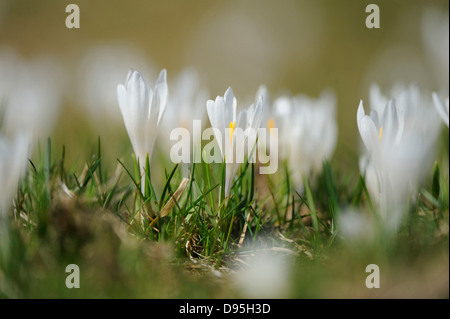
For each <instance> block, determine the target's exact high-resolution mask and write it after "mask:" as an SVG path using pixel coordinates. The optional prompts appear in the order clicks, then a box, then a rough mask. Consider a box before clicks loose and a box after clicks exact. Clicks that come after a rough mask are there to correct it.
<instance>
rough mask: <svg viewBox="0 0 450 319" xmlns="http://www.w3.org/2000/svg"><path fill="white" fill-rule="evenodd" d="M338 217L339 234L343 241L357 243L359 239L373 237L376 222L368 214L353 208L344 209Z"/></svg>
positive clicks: (370, 238) (367, 239)
mask: <svg viewBox="0 0 450 319" xmlns="http://www.w3.org/2000/svg"><path fill="white" fill-rule="evenodd" d="M338 218H339V222H338V224H339V232H340V236H341V237H342V239H343V240H344V241H345V242H347V243H349V244H352V243H357V244H358V245H359V244H361V241H371V240H373V239H374V238H375V235H376V230H377V229H376V223H375V221H374V220H373V218H372V217H371V216H370V215H367V214H364V213H363V212H361V211H357V210H354V209H344V210H342V211H341V213H340V214H339V217H338Z"/></svg>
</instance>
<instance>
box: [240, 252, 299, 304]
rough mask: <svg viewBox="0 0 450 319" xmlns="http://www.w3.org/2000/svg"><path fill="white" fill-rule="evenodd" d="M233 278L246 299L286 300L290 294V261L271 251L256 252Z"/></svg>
mask: <svg viewBox="0 0 450 319" xmlns="http://www.w3.org/2000/svg"><path fill="white" fill-rule="evenodd" d="M246 263H247V265H246V266H245V267H244V268H243V269H240V270H238V271H236V273H235V274H234V276H233V279H234V283H235V285H236V286H237V287H238V289H239V292H240V293H242V295H243V297H244V298H286V297H287V296H288V295H289V292H290V288H291V287H290V276H291V267H290V264H289V259H288V258H287V257H286V256H281V255H279V254H276V253H274V252H271V251H262V252H256V253H255V255H254V256H252V257H250V258H249V259H248V260H246Z"/></svg>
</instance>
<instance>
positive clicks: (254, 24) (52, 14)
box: [0, 0, 449, 165]
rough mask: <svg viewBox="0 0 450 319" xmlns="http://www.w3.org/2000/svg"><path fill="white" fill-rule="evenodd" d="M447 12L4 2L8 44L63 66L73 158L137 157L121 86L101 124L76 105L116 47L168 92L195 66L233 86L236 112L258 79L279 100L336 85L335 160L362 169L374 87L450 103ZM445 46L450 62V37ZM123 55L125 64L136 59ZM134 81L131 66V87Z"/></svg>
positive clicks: (309, 5)
mask: <svg viewBox="0 0 450 319" xmlns="http://www.w3.org/2000/svg"><path fill="white" fill-rule="evenodd" d="M70 3H76V4H78V5H79V7H80V12H81V28H80V29H67V28H66V26H65V20H66V17H67V15H68V13H66V12H65V8H66V6H67V5H68V4H70ZM370 3H376V4H378V5H379V7H380V13H381V15H380V17H381V28H380V29H368V28H366V26H365V19H366V17H367V15H368V13H366V12H365V8H366V5H367V4H370ZM448 7H449V2H448V1H446V0H442V1H437V0H435V1H419V0H416V1H387V0H384V1H379V0H378V1H375V0H371V1H363V0H342V1H335V0H320V1H312V0H282V1H273V0H245V1H242V0H240V1H239V0H223V1H222V0H218V1H206V0H195V1H183V0H168V1H154V0H153V1H143V0H130V1H118V0H95V1H92V0H91V1H88V0H77V1H60V0H58V1H56V0H40V1H30V0H14V1H12V0H0V49H2V48H5V47H9V48H13V50H15V51H16V53H17V54H19V55H20V56H21V58H22V59H24V60H27V59H33V58H34V57H35V56H40V55H48V56H51V57H52V59H53V60H54V61H58V63H60V65H61V66H62V69H63V70H64V72H63V73H62V74H63V75H61V77H62V79H61V83H64V84H65V87H64V92H65V93H64V97H63V105H64V108H63V110H62V112H61V113H60V114H59V120H58V121H57V123H56V125H55V133H54V134H53V140H54V141H55V142H56V143H57V144H59V145H60V144H62V143H64V144H65V145H66V146H67V149H68V154H67V156H68V157H69V158H74V159H79V160H81V161H82V162H83V161H84V156H89V155H90V154H92V152H93V151H94V150H95V147H96V145H95V144H96V143H95V141H96V139H97V136H99V135H100V136H101V138H102V144H103V148H104V152H106V153H107V154H108V153H109V154H110V155H111V156H112V161H115V159H116V158H117V157H121V156H126V157H128V155H129V154H130V153H131V145H130V144H129V143H128V142H127V136H126V131H125V128H124V126H123V124H122V123H121V122H120V120H119V122H118V125H111V124H110V123H109V122H110V120H109V119H108V116H107V115H108V114H107V113H109V112H112V113H117V111H118V104H117V102H116V101H115V100H116V92H115V90H111V92H110V95H111V97H112V99H111V101H112V102H109V104H111V105H109V106H108V107H110V108H111V111H108V110H107V109H106V110H107V111H102V112H104V113H101V116H99V117H98V118H95V119H94V120H93V121H86V118H87V117H91V115H89V113H88V112H86V110H85V108H83V105H81V104H83V102H82V101H80V100H79V99H76V98H73V97H77V96H80V95H81V93H80V92H79V88H78V87H79V83H80V82H86V81H88V80H87V79H86V78H84V79H83V78H82V76H81V79H80V75H79V74H80V72H79V71H80V68H81V67H80V65H81V64H82V63H83V62H82V61H83V59H85V57H86V55H88V54H89V52H90V50H92V48H95V47H98V46H99V45H100V46H110V45H112V46H120V47H122V48H132V49H133V50H135V52H139V54H141V55H142V57H144V60H145V61H146V63H148V66H149V69H151V72H152V76H153V79H151V81H153V80H154V78H155V77H156V74H157V73H156V72H159V70H160V69H162V68H166V69H167V71H168V80H169V85H170V80H171V79H173V78H174V77H175V76H176V75H177V74H178V72H179V71H181V70H182V69H183V68H184V67H187V66H193V67H195V68H197V70H198V71H199V73H200V75H201V77H202V79H203V81H204V83H205V84H206V86H207V87H208V88H209V90H210V98H214V97H215V96H217V95H223V93H224V92H225V90H226V89H227V87H228V86H231V87H232V88H233V90H234V92H235V94H236V96H237V99H238V107H239V105H241V106H242V103H247V102H244V101H249V99H251V98H253V97H254V95H255V93H256V90H257V88H258V86H259V85H260V84H266V85H267V87H268V90H269V92H270V93H271V95H272V97H276V96H278V95H279V94H282V93H286V92H290V93H292V94H298V93H304V94H308V95H311V96H318V95H319V94H320V92H321V91H322V89H324V88H330V89H332V90H334V92H335V93H336V95H337V100H338V109H337V120H338V127H339V138H338V146H337V148H336V152H335V158H337V159H340V162H342V164H343V165H345V164H348V165H354V164H355V157H353V155H356V154H358V152H359V147H358V145H359V134H358V132H357V128H356V120H355V119H356V109H357V106H358V103H359V100H360V99H364V100H367V98H368V88H369V86H370V84H371V83H372V82H377V83H379V85H380V86H381V88H382V89H384V90H387V89H389V88H390V87H391V86H392V85H393V84H394V83H395V82H397V81H402V82H404V83H407V84H408V83H417V84H419V85H420V86H421V88H423V89H425V90H430V91H431V90H435V91H444V93H446V94H447V96H448V79H447V78H448V64H447V65H439V64H440V63H441V62H439V61H437V59H436V57H435V56H433V54H430V50H428V49H427V47H426V41H427V40H426V38H427V36H424V28H423V21H424V15H425V14H426V12H427V11H429V10H434V11H437V12H441V13H443V14H446V16H447V26H448V10H449V8H448ZM447 36H448V31H447ZM438 41H439V40H438ZM444 42H445V41H444ZM445 45H446V48H445ZM443 46H444V47H443V48H442V50H443V52H444V55H445V52H447V55H448V39H447V43H446V44H445V43H443ZM445 50H447V51H445ZM123 60H124V61H122V62H121V63H122V64H124V65H127V63H128V61H126V60H127V59H126V56H125V58H124V59H123ZM94 64H95V63H94ZM129 64H130V65H129V66H128V67H134V68H137V69H139V65H137V66H136V65H133V63H132V62H131V61H130V63H129ZM441 64H442V63H441ZM88 68H89V67H88ZM84 76H86V75H84ZM125 77H126V71H124V72H123V80H122V81H124V80H125ZM93 89H94V90H95V88H93ZM169 90H170V86H169ZM445 91H446V92H445ZM169 94H170V93H169ZM430 100H431V98H430ZM240 101H241V103H239V102H240ZM245 106H246V105H245ZM89 107H90V108H92V106H89ZM103 115H104V116H103ZM122 141H123V143H121V142H122ZM119 142H120V143H119ZM86 146H89V147H86ZM349 155H351V156H350V157H349Z"/></svg>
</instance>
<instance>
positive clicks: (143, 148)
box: [117, 70, 168, 190]
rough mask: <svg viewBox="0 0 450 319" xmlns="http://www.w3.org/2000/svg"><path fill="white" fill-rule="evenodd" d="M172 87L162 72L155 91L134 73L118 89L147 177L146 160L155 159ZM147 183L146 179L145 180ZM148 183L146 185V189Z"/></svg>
mask: <svg viewBox="0 0 450 319" xmlns="http://www.w3.org/2000/svg"><path fill="white" fill-rule="evenodd" d="M167 95H168V87H167V80H166V70H162V71H161V73H160V74H159V78H158V80H157V81H156V84H155V88H154V90H152V89H151V88H149V87H148V86H147V84H146V83H145V81H144V79H143V77H142V75H141V74H140V73H139V72H138V71H134V70H130V71H129V72H128V76H127V78H126V81H125V85H123V84H119V85H118V86H117V97H118V100H119V106H120V110H121V112H122V116H123V121H124V123H125V128H126V130H127V132H128V136H129V138H130V141H131V145H132V146H133V150H134V154H135V156H136V160H138V161H139V164H140V168H141V176H142V178H144V170H145V161H146V158H147V156H148V157H149V159H151V157H152V151H153V146H154V144H155V140H156V137H157V134H158V126H159V124H160V122H161V118H162V116H163V114H164V109H165V108H166V103H167ZM143 181H144V179H143ZM144 185H145V183H142V185H141V186H142V190H144V187H145V186H144Z"/></svg>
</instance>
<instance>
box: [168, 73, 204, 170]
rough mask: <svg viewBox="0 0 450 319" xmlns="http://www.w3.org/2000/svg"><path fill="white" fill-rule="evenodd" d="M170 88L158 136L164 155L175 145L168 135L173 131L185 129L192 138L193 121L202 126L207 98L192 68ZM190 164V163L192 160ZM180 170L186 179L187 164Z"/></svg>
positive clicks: (198, 77)
mask: <svg viewBox="0 0 450 319" xmlns="http://www.w3.org/2000/svg"><path fill="white" fill-rule="evenodd" d="M170 88H171V89H170V96H169V99H168V101H167V107H166V110H165V114H164V118H163V119H162V122H161V132H160V134H159V140H160V144H161V146H162V147H163V148H164V149H165V153H166V154H169V152H170V148H171V147H172V146H173V144H174V143H175V142H173V141H171V140H170V133H171V132H172V130H173V129H175V128H185V129H187V130H188V131H189V133H190V134H191V136H192V135H193V121H201V122H199V123H201V125H202V126H204V119H205V117H206V110H205V102H206V101H207V100H208V97H209V93H208V90H207V89H206V88H204V87H202V86H201V84H200V76H199V74H198V72H197V71H196V70H195V69H194V68H192V67H189V68H185V69H183V70H182V71H181V72H180V73H179V74H178V76H177V77H176V78H175V80H174V81H173V84H172V85H170ZM201 128H203V127H201ZM200 134H201V133H200ZM199 147H201V145H200V146H199ZM191 157H192V156H191ZM190 162H191V163H192V158H191V161H190ZM182 169H183V174H184V175H185V177H187V175H188V171H189V170H188V164H187V163H182Z"/></svg>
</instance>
